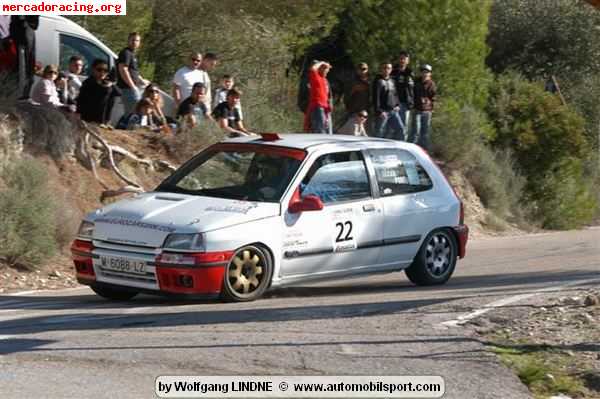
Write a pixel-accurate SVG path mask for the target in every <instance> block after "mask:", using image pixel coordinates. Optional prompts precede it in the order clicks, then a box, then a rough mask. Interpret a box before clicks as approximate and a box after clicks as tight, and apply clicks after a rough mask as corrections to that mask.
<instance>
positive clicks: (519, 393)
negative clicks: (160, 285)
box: [0, 228, 600, 399]
mask: <svg viewBox="0 0 600 399" xmlns="http://www.w3.org/2000/svg"><path fill="white" fill-rule="evenodd" d="M594 280H595V282H594ZM599 283H600V229H597V228H594V229H588V230H584V231H571V232H562V233H551V234H542V235H531V236H521V237H505V238H493V239H480V240H478V241H473V242H471V243H470V245H469V247H468V255H467V257H466V258H465V259H463V260H462V261H461V262H459V265H458V267H457V271H456V273H455V275H454V276H453V277H452V279H451V280H450V282H449V283H448V284H446V285H445V286H443V287H436V288H417V287H414V286H412V285H411V284H410V283H409V282H408V281H407V279H406V278H405V277H404V274H403V273H393V274H387V275H378V276H372V277H369V278H361V279H354V280H345V281H342V282H338V283H322V284H319V285H311V286H299V287H294V288H292V289H286V290H280V291H276V292H273V293H270V294H269V295H267V297H266V298H265V299H262V300H259V301H256V302H253V303H247V304H223V303H216V302H206V303H197V302H196V303H192V302H174V301H172V300H168V299H165V298H160V297H151V296H139V297H137V298H135V299H134V300H132V301H131V302H129V303H126V304H115V303H110V302H107V301H105V300H103V299H101V298H99V297H96V296H95V295H94V294H93V293H92V292H91V291H90V290H89V289H88V288H85V287H84V288H80V289H73V290H66V291H60V292H39V293H32V294H25V295H19V296H14V295H4V296H0V397H2V398H19V399H21V398H88V397H89V398H117V397H118V398H153V397H155V395H154V381H155V378H156V377H157V376H159V375H271V374H277V375H299V374H302V375H441V376H443V377H444V379H445V383H446V395H445V396H444V397H445V398H515V399H518V398H527V397H529V394H528V391H527V389H526V388H525V387H524V386H523V385H522V384H521V383H520V382H519V380H518V379H517V377H515V376H514V375H513V374H512V373H511V372H510V371H509V370H508V369H506V368H505V367H504V366H502V365H501V364H500V363H499V362H498V361H497V360H496V358H495V357H494V356H493V355H490V354H489V353H488V352H486V351H485V348H484V343H482V342H480V341H479V340H477V339H474V338H471V337H472V335H467V334H466V331H465V328H467V327H464V326H460V325H458V326H455V325H454V324H460V323H455V322H456V321H457V320H460V318H464V317H471V316H472V315H471V316H469V314H471V313H472V312H481V311H483V312H485V311H487V310H489V308H488V309H486V306H487V305H490V304H492V305H502V306H518V305H519V303H518V299H519V298H524V297H526V295H528V294H535V293H536V292H539V290H544V289H545V290H561V289H563V290H576V289H580V288H582V287H587V286H589V285H596V286H597V285H598V284H599ZM515 296H516V297H515ZM482 309H483V310H482ZM492 311H493V310H492ZM453 321H454V322H453Z"/></svg>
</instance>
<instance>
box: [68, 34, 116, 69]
mask: <svg viewBox="0 0 600 399" xmlns="http://www.w3.org/2000/svg"><path fill="white" fill-rule="evenodd" d="M74 55H78V56H80V57H83V60H84V69H83V72H82V74H83V75H86V76H89V75H90V73H91V71H90V68H91V65H92V63H93V62H94V60H95V59H97V58H99V59H101V60H103V61H106V63H107V64H108V65H110V55H109V54H107V53H106V52H105V51H104V50H102V49H101V48H100V47H98V46H96V45H95V44H94V43H92V42H89V41H87V40H84V39H80V38H78V37H75V36H70V35H65V34H60V54H59V60H60V69H61V70H63V71H65V70H67V69H68V67H69V59H70V58H71V57H72V56H74Z"/></svg>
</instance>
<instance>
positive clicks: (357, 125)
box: [336, 110, 369, 136]
mask: <svg viewBox="0 0 600 399" xmlns="http://www.w3.org/2000/svg"><path fill="white" fill-rule="evenodd" d="M368 117H369V114H368V113H367V111H364V110H363V111H360V112H357V113H355V114H352V115H351V116H350V118H349V119H348V120H347V121H346V123H344V124H343V125H342V127H341V128H339V130H338V131H337V132H336V133H337V134H348V135H351V136H367V131H366V129H365V123H366V122H367V118H368Z"/></svg>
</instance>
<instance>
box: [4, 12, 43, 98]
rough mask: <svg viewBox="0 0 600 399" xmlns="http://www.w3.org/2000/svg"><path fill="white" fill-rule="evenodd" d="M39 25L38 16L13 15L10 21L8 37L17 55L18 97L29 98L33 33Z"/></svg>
mask: <svg viewBox="0 0 600 399" xmlns="http://www.w3.org/2000/svg"><path fill="white" fill-rule="evenodd" d="M39 24H40V17H39V15H13V16H11V19H10V28H9V30H10V37H11V38H12V40H13V41H14V44H15V46H16V50H17V51H16V54H17V71H18V73H17V74H18V75H17V76H18V84H19V95H20V96H21V98H29V90H30V89H31V88H32V86H33V75H34V70H35V31H36V30H37V28H38V26H39Z"/></svg>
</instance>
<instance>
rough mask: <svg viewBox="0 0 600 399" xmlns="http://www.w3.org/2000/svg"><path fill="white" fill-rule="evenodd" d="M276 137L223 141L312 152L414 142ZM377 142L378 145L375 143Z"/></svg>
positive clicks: (339, 136)
mask: <svg viewBox="0 0 600 399" xmlns="http://www.w3.org/2000/svg"><path fill="white" fill-rule="evenodd" d="M277 136H278V137H279V138H278V139H265V138H263V137H258V138H257V137H255V136H253V137H238V138H234V139H227V140H225V141H223V142H224V143H244V144H264V145H276V146H279V147H288V148H295V149H300V150H306V151H309V152H312V151H314V150H316V149H318V148H321V147H324V146H330V145H335V144H358V145H359V147H360V144H364V148H369V147H372V146H386V145H387V146H389V145H390V144H392V145H394V146H396V147H400V148H402V147H407V148H408V147H413V146H414V144H409V143H405V142H400V141H395V140H387V139H381V138H376V137H364V136H350V135H343V134H333V135H332V134H306V133H287V134H279V133H277ZM377 144H378V145H377Z"/></svg>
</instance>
